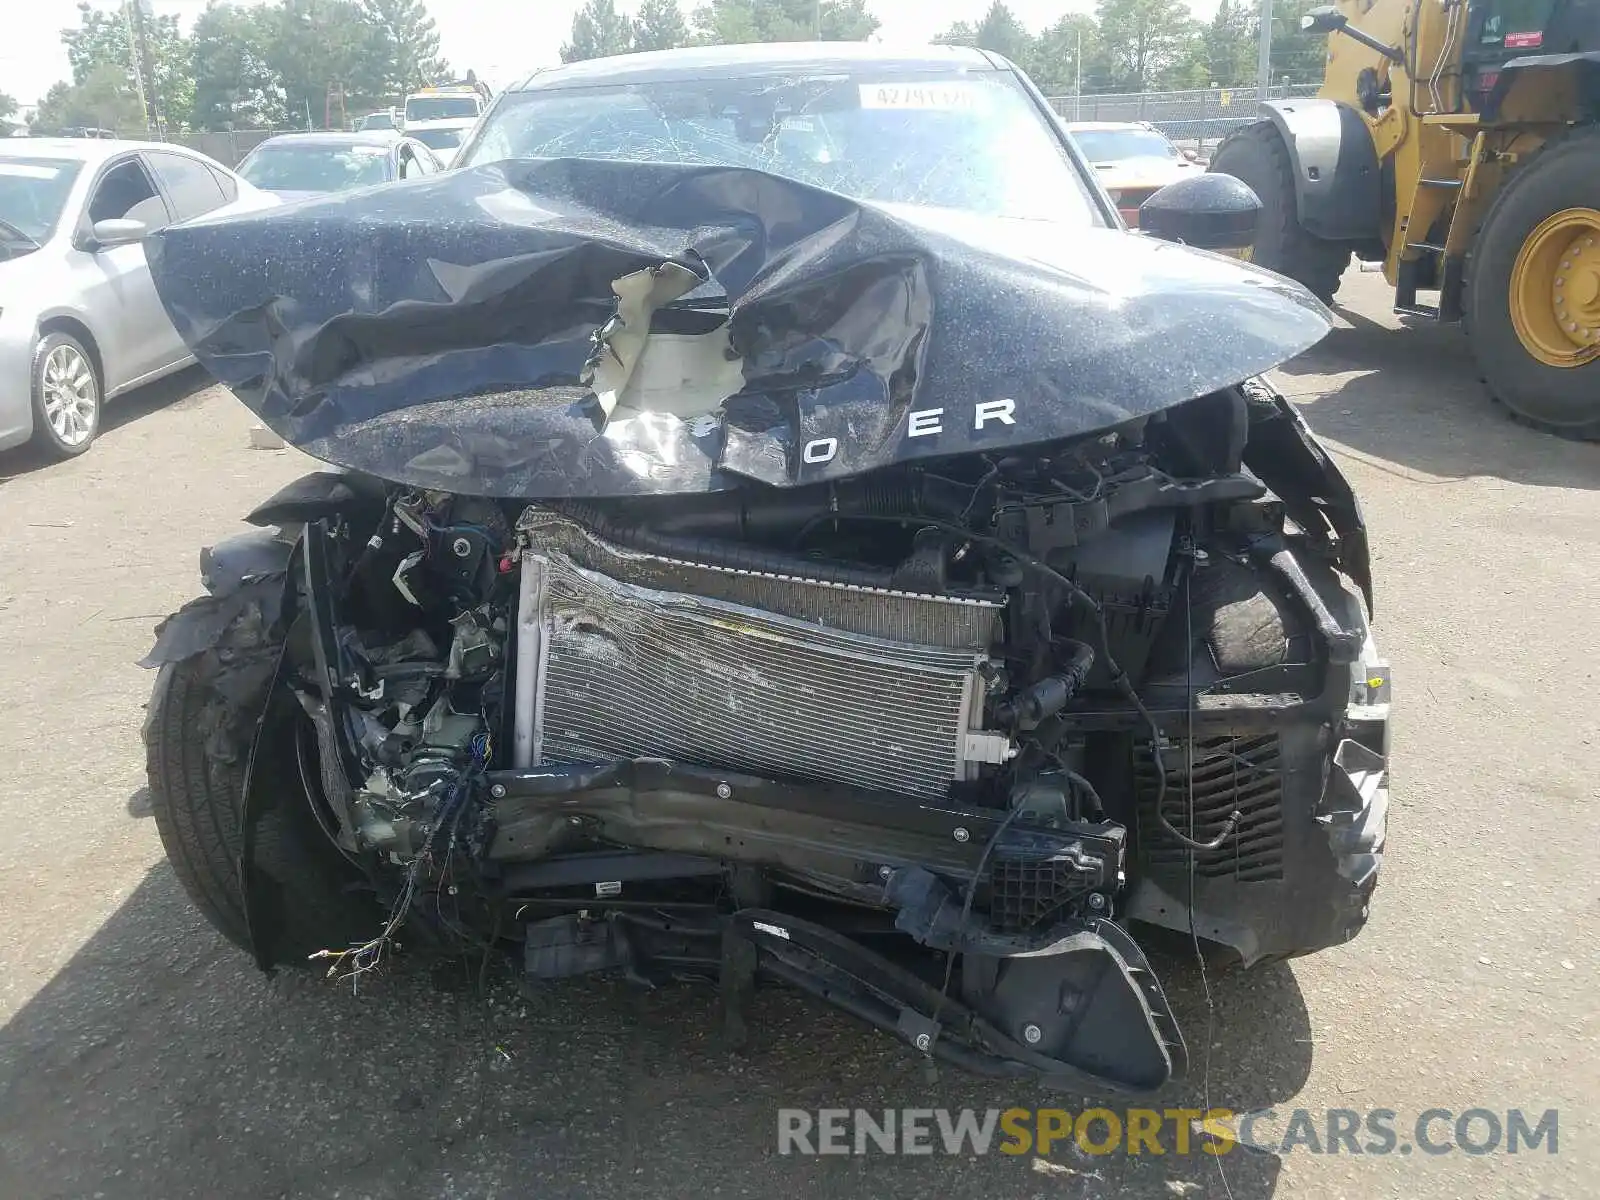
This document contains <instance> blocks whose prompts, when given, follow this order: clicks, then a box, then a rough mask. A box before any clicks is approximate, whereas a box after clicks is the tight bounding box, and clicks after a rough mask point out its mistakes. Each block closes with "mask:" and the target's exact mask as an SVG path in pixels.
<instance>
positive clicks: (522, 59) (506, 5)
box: [0, 0, 1216, 104]
mask: <svg viewBox="0 0 1600 1200" xmlns="http://www.w3.org/2000/svg"><path fill="white" fill-rule="evenodd" d="M580 2H581V0H428V10H429V11H430V12H431V13H432V14H433V18H434V21H435V22H436V23H437V24H438V26H439V39H440V43H441V44H440V52H441V53H442V54H443V55H444V57H445V58H446V59H447V60H448V61H449V62H450V64H451V66H452V67H455V68H456V69H458V70H460V71H462V72H465V71H466V70H467V68H469V67H470V68H472V69H473V70H475V71H477V73H478V75H479V76H480V77H482V78H483V79H484V80H485V81H486V82H488V83H489V84H490V86H492V87H494V88H495V89H496V90H498V89H499V88H501V87H503V86H505V85H506V84H507V83H511V82H514V81H515V80H517V79H520V78H521V77H523V76H525V75H526V74H528V72H530V71H532V70H533V69H534V68H535V67H541V66H549V65H550V64H552V63H555V62H557V61H559V51H560V49H561V44H562V42H564V41H565V40H566V39H567V35H568V33H569V32H570V31H571V28H572V14H573V13H574V12H575V11H576V10H577V9H578V7H579V4H580ZM1007 2H1008V3H1009V4H1010V6H1011V10H1012V11H1013V12H1014V13H1016V14H1017V16H1018V18H1019V19H1020V20H1021V21H1022V23H1023V24H1025V25H1027V26H1028V27H1029V28H1030V29H1031V30H1033V31H1034V32H1038V31H1039V30H1041V29H1043V28H1044V27H1045V26H1047V25H1050V24H1052V23H1054V22H1055V21H1056V20H1057V19H1058V18H1059V17H1061V16H1062V15H1063V14H1065V13H1069V12H1090V11H1092V10H1093V8H1094V3H1093V0H1007ZM206 3H207V0H154V2H153V4H152V5H151V7H152V8H153V9H154V10H155V11H156V12H158V13H163V14H165V13H176V14H178V15H179V16H180V17H181V18H182V19H183V23H184V27H185V28H186V29H187V27H188V26H189V24H190V23H192V22H193V20H194V18H195V17H197V16H198V15H199V14H200V13H201V12H203V11H205V7H206ZM96 5H97V7H100V8H114V7H116V5H115V3H114V0H96ZM5 7H6V8H7V9H9V10H10V11H8V12H7V13H6V16H5V21H4V26H5V38H4V40H3V41H0V92H4V93H6V94H7V95H10V96H12V97H13V98H15V99H16V100H17V101H18V102H19V103H21V104H33V103H37V101H38V100H39V98H40V97H41V96H43V95H44V93H45V91H46V90H47V89H48V88H49V87H50V85H51V84H52V83H54V82H55V81H56V80H58V79H65V78H67V77H68V67H67V54H66V50H65V49H64V48H63V47H62V45H61V30H62V29H64V28H67V27H69V26H73V25H76V24H77V23H78V10H77V0H7V3H6V5H5ZM617 7H618V8H620V9H622V10H623V11H626V12H632V11H633V10H634V9H635V8H636V7H637V0H619V3H618V6H617ZM682 7H683V9H684V12H685V13H688V12H690V11H691V10H692V9H693V8H694V7H695V0H683V3H682ZM867 7H868V8H870V9H871V10H872V12H873V13H874V14H875V15H876V16H877V18H878V20H879V21H880V22H882V25H881V27H880V28H879V31H878V32H879V36H880V37H881V38H882V40H883V41H885V42H888V43H897V44H906V43H911V44H915V43H921V42H926V41H928V40H930V39H931V38H933V37H934V36H935V35H937V34H939V33H942V32H943V31H944V30H945V29H948V28H949V27H950V26H951V25H952V24H954V23H955V22H957V21H976V20H977V19H979V18H980V17H982V16H983V13H984V11H985V10H986V9H987V8H988V7H989V0H868V3H867ZM1190 7H1191V8H1193V9H1194V10H1195V15H1196V16H1198V17H1200V18H1201V19H1208V18H1209V17H1210V16H1211V14H1212V12H1213V11H1214V10H1215V8H1216V0H1190Z"/></svg>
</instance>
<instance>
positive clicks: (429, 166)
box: [405, 146, 438, 175]
mask: <svg viewBox="0 0 1600 1200" xmlns="http://www.w3.org/2000/svg"><path fill="white" fill-rule="evenodd" d="M405 153H407V154H409V155H411V158H412V161H413V163H414V166H413V168H412V171H411V174H412V175H432V174H433V173H434V171H436V170H437V169H438V164H437V163H436V162H434V159H433V155H431V154H429V153H428V152H427V151H426V150H416V149H414V148H412V147H410V146H407V147H406V149H405Z"/></svg>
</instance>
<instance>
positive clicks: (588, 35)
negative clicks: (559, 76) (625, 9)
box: [561, 0, 633, 62]
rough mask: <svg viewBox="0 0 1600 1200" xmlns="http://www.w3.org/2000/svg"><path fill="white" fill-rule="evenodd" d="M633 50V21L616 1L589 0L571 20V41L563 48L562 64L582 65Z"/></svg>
mask: <svg viewBox="0 0 1600 1200" xmlns="http://www.w3.org/2000/svg"><path fill="white" fill-rule="evenodd" d="M632 50H633V22H632V21H630V20H628V18H627V17H625V16H623V15H622V14H621V13H619V12H618V11H617V5H616V0H586V3H585V4H584V6H583V7H582V8H580V9H579V10H578V11H577V12H576V13H574V14H573V17H572V40H571V41H570V42H568V43H567V44H566V45H564V46H562V47H561V61H562V62H582V61H583V60H584V59H588V58H605V57H607V56H608V55H612V54H627V53H629V52H630V51H632Z"/></svg>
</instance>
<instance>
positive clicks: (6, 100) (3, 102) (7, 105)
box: [0, 92, 17, 121]
mask: <svg viewBox="0 0 1600 1200" xmlns="http://www.w3.org/2000/svg"><path fill="white" fill-rule="evenodd" d="M16 111H17V102H16V100H15V99H13V98H12V97H11V96H8V95H6V93H4V92H0V121H4V120H5V119H6V118H7V117H9V116H10V115H11V114H12V113H14V112H16Z"/></svg>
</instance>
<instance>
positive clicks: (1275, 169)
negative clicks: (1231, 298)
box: [1207, 121, 1350, 304]
mask: <svg viewBox="0 0 1600 1200" xmlns="http://www.w3.org/2000/svg"><path fill="white" fill-rule="evenodd" d="M1207 169H1208V170H1210V171H1216V172H1219V173H1220V174H1223V175H1232V176H1233V177H1234V178H1235V179H1238V180H1240V181H1242V182H1243V183H1246V184H1248V185H1249V186H1250V189H1251V190H1252V191H1254V192H1255V194H1256V197H1257V198H1258V199H1259V200H1260V201H1261V220H1260V224H1259V225H1258V226H1257V229H1256V244H1255V248H1254V250H1253V251H1252V253H1251V255H1250V261H1251V262H1253V263H1255V264H1256V265H1257V266H1261V267H1266V268H1267V269H1268V270H1269V271H1276V272H1277V273H1278V274H1280V275H1287V276H1288V277H1289V278H1290V279H1293V280H1294V281H1295V282H1296V283H1299V284H1302V285H1304V286H1305V288H1306V289H1307V290H1308V291H1309V292H1310V293H1311V294H1312V295H1313V296H1315V297H1316V298H1317V299H1318V300H1321V301H1322V302H1323V303H1324V304H1328V303H1331V302H1332V300H1333V294H1334V293H1335V292H1337V291H1338V290H1339V279H1340V277H1341V276H1342V275H1343V274H1344V269H1345V268H1346V267H1348V266H1349V265H1350V248H1349V247H1348V246H1344V245H1341V244H1340V243H1338V242H1325V241H1323V240H1322V239H1321V238H1318V237H1313V236H1312V235H1311V234H1309V233H1307V232H1306V231H1305V230H1304V229H1303V228H1301V226H1300V217H1299V213H1298V209H1297V206H1296V204H1295V196H1294V163H1293V162H1292V161H1291V160H1290V158H1289V149H1288V147H1287V146H1285V145H1284V144H1283V135H1282V134H1280V133H1279V132H1278V128H1277V126H1275V125H1274V124H1272V122H1271V121H1258V122H1257V123H1256V124H1254V125H1249V126H1246V127H1245V128H1244V129H1241V130H1239V131H1238V132H1236V133H1231V134H1229V135H1228V136H1227V138H1225V139H1224V140H1223V143H1222V145H1221V146H1219V147H1217V152H1216V153H1215V154H1214V155H1212V156H1211V165H1210V167H1208V168H1207Z"/></svg>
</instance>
